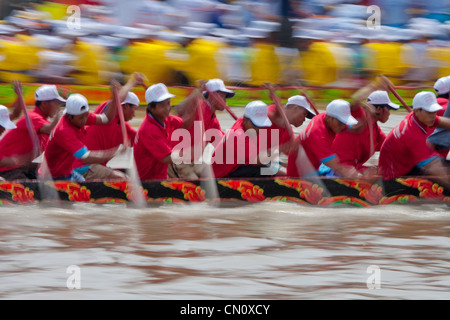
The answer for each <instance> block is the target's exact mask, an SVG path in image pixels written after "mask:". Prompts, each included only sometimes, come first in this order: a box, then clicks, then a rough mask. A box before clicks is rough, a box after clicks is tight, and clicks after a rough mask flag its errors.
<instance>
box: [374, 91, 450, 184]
mask: <svg viewBox="0 0 450 320" xmlns="http://www.w3.org/2000/svg"><path fill="white" fill-rule="evenodd" d="M441 109H442V107H441V106H440V105H439V104H438V103H437V100H436V97H435V95H434V94H433V93H432V92H429V91H423V92H419V93H418V94H416V96H415V97H414V99H413V112H411V113H409V114H408V115H407V116H406V117H405V119H404V120H403V121H402V122H401V123H400V124H399V125H397V126H396V127H395V128H394V129H392V131H391V132H390V133H389V134H388V136H387V138H386V140H385V142H384V143H383V146H382V147H381V151H380V158H379V171H380V173H381V174H382V176H383V179H385V180H389V179H394V178H398V177H402V176H407V175H421V174H427V175H435V176H441V177H442V179H443V180H442V182H443V183H444V184H448V183H449V182H450V181H449V176H448V171H447V170H448V169H446V168H445V166H444V164H443V161H442V158H441V157H440V156H439V154H438V153H437V152H436V151H434V150H432V149H431V148H430V147H429V146H428V145H427V143H426V139H427V137H428V136H429V135H430V134H431V133H432V132H433V131H434V129H435V128H436V127H440V128H444V129H450V119H448V118H441V117H438V116H436V112H437V111H439V110H441Z"/></svg>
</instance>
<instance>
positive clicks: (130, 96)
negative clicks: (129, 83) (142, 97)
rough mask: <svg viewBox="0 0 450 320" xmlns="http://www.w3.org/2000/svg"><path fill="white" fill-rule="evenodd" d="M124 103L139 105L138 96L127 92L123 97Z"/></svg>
mask: <svg viewBox="0 0 450 320" xmlns="http://www.w3.org/2000/svg"><path fill="white" fill-rule="evenodd" d="M126 103H129V104H131V105H133V106H139V103H140V101H139V98H138V96H137V95H136V94H135V93H133V92H128V93H127V97H126V98H125V100H123V102H122V104H126Z"/></svg>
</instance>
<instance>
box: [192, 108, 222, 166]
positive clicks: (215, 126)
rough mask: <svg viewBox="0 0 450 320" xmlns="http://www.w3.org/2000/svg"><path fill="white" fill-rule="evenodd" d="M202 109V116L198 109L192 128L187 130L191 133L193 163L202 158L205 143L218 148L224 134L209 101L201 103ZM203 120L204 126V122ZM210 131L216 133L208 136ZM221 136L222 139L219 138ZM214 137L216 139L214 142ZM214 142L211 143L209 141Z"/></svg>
mask: <svg viewBox="0 0 450 320" xmlns="http://www.w3.org/2000/svg"><path fill="white" fill-rule="evenodd" d="M200 107H201V112H202V114H201V116H200V114H199V112H198V109H197V110H196V111H195V119H194V122H193V123H192V125H191V127H190V128H189V129H187V131H188V132H189V137H190V139H191V161H194V160H198V158H200V157H201V155H202V151H203V142H204V140H205V143H208V142H211V143H212V144H213V146H214V147H215V146H217V144H218V143H219V142H220V138H221V137H223V135H224V132H223V131H222V128H221V126H220V123H219V120H218V119H217V117H216V114H215V113H213V112H212V111H211V106H210V104H209V102H208V101H206V100H202V101H201V103H200ZM202 120H203V124H202V122H201V121H202ZM208 130H215V131H216V132H214V133H213V132H210V133H211V135H210V134H208V133H207V134H206V135H205V132H207V131H208ZM219 135H220V138H219ZM212 137H215V138H216V140H214V139H213V138H212ZM211 139H212V140H213V141H209V140H211Z"/></svg>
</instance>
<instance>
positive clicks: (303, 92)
mask: <svg viewBox="0 0 450 320" xmlns="http://www.w3.org/2000/svg"><path fill="white" fill-rule="evenodd" d="M298 90H299V91H300V92H301V94H302V95H303V96H304V97H305V98H306V101H308V103H309V105H310V106H311V107H312V108H313V109H314V112H315V113H316V115H318V114H319V111H318V110H317V108H316V106H315V105H314V103H313V102H312V100H311V99H310V98H309V97H308V94H307V93H306V90H304V89H298Z"/></svg>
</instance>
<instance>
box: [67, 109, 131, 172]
mask: <svg viewBox="0 0 450 320" xmlns="http://www.w3.org/2000/svg"><path fill="white" fill-rule="evenodd" d="M108 103H109V101H105V102H103V103H102V104H100V105H99V106H98V107H97V108H96V109H95V111H94V113H95V114H102V113H103V112H104V111H105V107H106V105H107V104H108ZM125 128H126V130H127V135H128V140H129V141H130V145H131V146H132V145H133V143H134V140H135V138H136V132H137V130H136V129H134V128H133V127H132V126H131V125H130V124H129V123H128V122H125ZM83 142H84V144H85V145H86V147H87V148H88V150H108V149H112V148H116V147H118V146H119V145H120V144H122V143H123V137H122V127H121V125H120V118H119V114H118V113H116V116H115V118H114V119H113V120H112V121H111V122H110V123H108V124H105V125H101V126H97V125H93V126H86V134H85V135H84V137H83ZM85 165H86V164H85V163H84V162H83V161H81V160H75V164H74V167H75V168H78V167H81V166H85ZM103 165H106V163H103Z"/></svg>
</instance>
